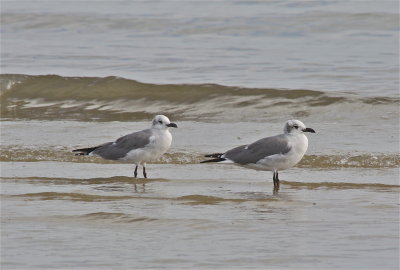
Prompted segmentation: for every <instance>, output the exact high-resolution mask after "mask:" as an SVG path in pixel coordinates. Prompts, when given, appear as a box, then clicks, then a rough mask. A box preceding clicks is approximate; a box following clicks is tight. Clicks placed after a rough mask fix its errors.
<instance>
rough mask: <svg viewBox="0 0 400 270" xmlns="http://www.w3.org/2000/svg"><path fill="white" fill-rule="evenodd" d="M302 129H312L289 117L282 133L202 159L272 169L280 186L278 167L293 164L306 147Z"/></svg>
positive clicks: (280, 168) (275, 182)
mask: <svg viewBox="0 0 400 270" xmlns="http://www.w3.org/2000/svg"><path fill="white" fill-rule="evenodd" d="M305 132H311V133H315V131H314V129H312V128H307V127H306V126H305V125H304V124H303V122H301V121H299V120H288V121H287V122H286V123H285V126H284V128H283V134H280V135H276V136H272V137H267V138H263V139H260V140H258V141H256V142H254V143H251V144H247V145H242V146H238V147H236V148H233V149H231V150H229V151H227V152H225V153H217V154H211V155H206V157H210V158H213V159H209V160H205V161H202V162H201V163H207V162H221V163H234V164H236V165H239V166H243V167H247V168H251V169H255V170H263V171H272V172H273V180H274V188H275V189H276V190H277V189H279V178H278V171H280V170H285V169H289V168H291V167H293V166H294V165H296V164H297V163H298V162H299V161H300V160H301V159H302V158H303V156H304V154H305V153H306V151H307V148H308V139H307V137H306V135H305V134H304V133H305Z"/></svg>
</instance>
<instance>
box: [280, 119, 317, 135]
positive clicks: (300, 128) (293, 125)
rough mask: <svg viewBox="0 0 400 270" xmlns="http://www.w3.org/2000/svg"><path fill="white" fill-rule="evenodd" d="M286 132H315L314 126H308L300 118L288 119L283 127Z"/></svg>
mask: <svg viewBox="0 0 400 270" xmlns="http://www.w3.org/2000/svg"><path fill="white" fill-rule="evenodd" d="M283 132H284V133H285V134H302V133H304V132H311V133H315V131H314V130H313V129H312V128H308V127H306V125H304V123H303V122H301V121H300V120H288V121H287V122H286V123H285V127H284V128H283Z"/></svg>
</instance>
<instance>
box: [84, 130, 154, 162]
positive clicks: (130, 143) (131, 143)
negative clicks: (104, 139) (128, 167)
mask: <svg viewBox="0 0 400 270" xmlns="http://www.w3.org/2000/svg"><path fill="white" fill-rule="evenodd" d="M151 135H152V133H151V129H145V130H142V131H138V132H134V133H131V134H128V135H125V136H123V137H121V138H119V139H117V140H116V141H115V142H108V143H105V144H102V145H100V146H99V147H97V148H96V149H95V150H94V151H93V152H92V153H93V154H94V155H98V156H101V157H102V158H105V159H111V160H117V159H120V158H123V157H125V155H126V154H127V153H128V152H129V151H131V150H134V149H138V148H143V147H145V146H146V145H147V144H148V143H149V142H150V137H151Z"/></svg>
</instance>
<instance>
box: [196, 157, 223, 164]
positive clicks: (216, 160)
mask: <svg viewBox="0 0 400 270" xmlns="http://www.w3.org/2000/svg"><path fill="white" fill-rule="evenodd" d="M224 160H226V159H225V158H214V159H209V160H204V161H201V162H200V163H209V162H221V161H224Z"/></svg>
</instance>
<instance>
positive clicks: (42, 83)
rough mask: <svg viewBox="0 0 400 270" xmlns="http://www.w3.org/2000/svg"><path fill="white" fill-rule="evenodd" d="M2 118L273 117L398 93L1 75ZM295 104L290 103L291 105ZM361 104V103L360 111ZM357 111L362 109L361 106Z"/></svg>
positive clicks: (379, 101)
mask: <svg viewBox="0 0 400 270" xmlns="http://www.w3.org/2000/svg"><path fill="white" fill-rule="evenodd" d="M0 93H1V116H2V118H3V119H4V118H5V119H7V118H11V119H39V120H54V119H71V120H79V121H88V120H92V121H93V120H97V121H133V120H144V119H146V120H148V119H149V118H152V116H153V115H154V114H157V113H159V112H165V113H166V114H168V115H170V116H171V117H173V118H174V119H177V120H194V119H203V120H213V119H215V118H217V117H218V119H222V118H225V119H230V118H232V115H235V120H236V121H238V120H245V119H254V117H255V116H256V115H258V116H260V113H261V117H268V116H269V117H271V115H274V113H273V112H274V111H279V110H280V108H281V107H282V106H285V107H287V108H290V109H289V111H288V112H287V113H288V114H290V115H293V116H306V115H307V114H308V111H310V110H311V109H312V110H314V111H313V113H318V110H319V108H325V107H326V106H335V105H338V104H341V105H343V104H347V105H348V106H349V107H354V106H356V104H361V105H371V106H375V105H395V106H398V104H399V98H398V97H358V96H354V95H350V94H343V95H341V94H340V93H339V94H336V95H333V94H328V93H326V92H323V91H315V90H304V89H303V90H302V89H297V90H289V89H272V88H242V87H232V86H223V85H217V84H165V85H159V84H149V83H141V82H138V81H135V80H130V79H124V78H120V77H104V78H100V77H62V76H57V75H37V76H31V75H18V74H2V75H0ZM291 105H293V106H291ZM364 107H365V106H363V107H362V109H365V108H364ZM360 109H361V108H360Z"/></svg>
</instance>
